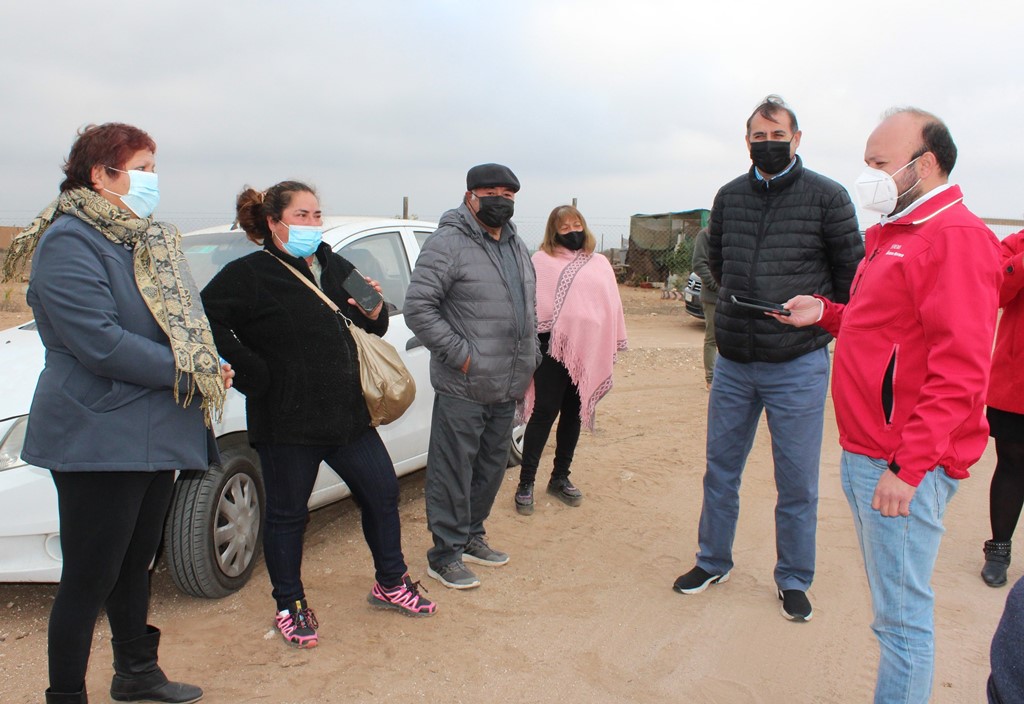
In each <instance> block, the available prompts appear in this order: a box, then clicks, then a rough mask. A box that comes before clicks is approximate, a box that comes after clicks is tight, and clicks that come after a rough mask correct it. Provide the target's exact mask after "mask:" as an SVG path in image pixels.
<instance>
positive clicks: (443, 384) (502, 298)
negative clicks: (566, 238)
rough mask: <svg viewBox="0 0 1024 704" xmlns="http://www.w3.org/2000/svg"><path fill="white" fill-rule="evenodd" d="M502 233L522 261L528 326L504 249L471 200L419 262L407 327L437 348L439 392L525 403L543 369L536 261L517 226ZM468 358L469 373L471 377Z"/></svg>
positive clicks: (451, 215)
mask: <svg viewBox="0 0 1024 704" xmlns="http://www.w3.org/2000/svg"><path fill="white" fill-rule="evenodd" d="M502 234H503V236H505V235H508V237H509V244H510V245H511V246H512V247H513V249H514V252H515V254H516V259H517V260H518V264H519V273H520V279H521V280H522V286H523V295H524V297H525V300H526V311H525V312H526V319H525V320H522V321H518V320H517V319H516V313H515V308H514V304H513V301H512V295H511V293H510V290H509V285H510V282H509V281H506V280H505V277H504V275H503V274H502V268H501V263H500V262H499V260H498V256H497V252H496V247H495V245H494V244H493V243H491V242H488V241H487V240H486V239H485V238H489V237H490V235H489V234H488V233H487V232H486V231H485V230H484V229H483V228H482V227H481V226H480V224H479V223H478V222H477V220H476V218H475V217H473V214H472V213H471V212H470V210H469V208H468V207H467V206H466V205H465V203H463V204H462V205H461V206H460V207H459V208H457V209H455V210H449V211H448V212H446V213H445V214H444V215H443V216H441V222H440V225H439V226H438V228H437V231H436V232H434V234H432V235H431V236H430V237H429V238H427V241H426V242H425V243H424V244H423V249H422V250H421V251H420V256H419V258H418V259H417V260H416V268H415V269H414V270H413V272H412V281H411V283H410V284H409V290H408V293H407V294H406V297H405V322H406V324H407V325H408V326H409V329H411V330H412V331H413V332H414V333H415V334H416V336H417V337H418V338H419V339H420V341H421V342H423V344H424V345H425V346H426V347H427V349H429V350H430V353H431V355H430V382H431V384H432V385H433V386H434V391H436V392H437V393H440V394H445V395H448V396H455V397H457V398H462V399H466V400H469V401H474V402H476V403H501V402H504V401H510V400H516V401H518V400H520V399H522V398H523V395H524V394H525V393H526V388H527V387H528V386H529V384H530V379H532V378H533V372H534V370H535V369H536V368H537V365H538V364H540V359H541V353H540V347H539V345H538V343H537V311H536V289H537V279H536V274H535V273H534V270H533V263H532V262H531V261H530V254H529V252H528V251H527V249H526V246H525V245H524V244H523V242H522V240H520V239H519V237H518V236H517V235H516V230H515V226H514V225H512V223H509V224H508V225H506V226H505V232H503V233H502ZM509 244H502V246H509ZM467 357H468V358H469V359H470V365H469V371H468V373H466V374H463V373H462V365H463V364H464V363H465V362H466V359H467Z"/></svg>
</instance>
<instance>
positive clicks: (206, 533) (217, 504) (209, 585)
mask: <svg viewBox="0 0 1024 704" xmlns="http://www.w3.org/2000/svg"><path fill="white" fill-rule="evenodd" d="M264 506H265V497H264V490H263V477H262V476H261V474H260V469H259V457H258V456H257V454H256V452H255V451H254V450H253V449H252V448H251V447H249V446H248V445H247V444H245V443H244V441H242V442H240V443H237V444H233V445H230V446H228V447H226V448H224V449H222V450H221V463H220V464H219V465H212V466H211V467H210V468H209V470H207V471H206V472H194V471H193V472H181V473H180V474H179V475H178V480H177V481H176V482H175V484H174V494H173V496H172V498H171V507H170V510H169V511H168V513H167V522H166V525H165V527H164V546H165V551H164V552H165V556H166V560H167V564H168V567H169V571H170V573H171V578H172V579H173V580H174V583H175V584H176V585H177V586H178V588H179V589H181V590H182V591H183V592H185V593H186V594H189V595H191V596H198V597H205V598H208V599H217V598H220V597H224V596H227V595H229V594H232V593H234V592H236V591H238V590H239V589H241V588H242V587H243V586H244V585H245V583H246V582H248V581H249V577H250V576H251V575H252V570H253V567H255V565H256V559H257V557H258V556H259V552H260V544H261V541H262V538H263V510H264Z"/></svg>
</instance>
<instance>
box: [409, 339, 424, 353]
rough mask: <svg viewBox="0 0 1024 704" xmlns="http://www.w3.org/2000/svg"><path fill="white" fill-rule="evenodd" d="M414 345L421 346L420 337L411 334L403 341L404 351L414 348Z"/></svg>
mask: <svg viewBox="0 0 1024 704" xmlns="http://www.w3.org/2000/svg"><path fill="white" fill-rule="evenodd" d="M416 347H423V343H422V342H420V338H418V337H416V336H415V335H413V336H412V337H410V338H409V341H408V342H406V343H405V351H406V352H408V351H409V350H411V349H415V348H416Z"/></svg>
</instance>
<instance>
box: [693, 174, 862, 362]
mask: <svg viewBox="0 0 1024 704" xmlns="http://www.w3.org/2000/svg"><path fill="white" fill-rule="evenodd" d="M708 250H709V251H708V254H709V257H708V259H709V262H708V263H709V265H710V268H711V274H712V275H713V276H714V277H715V279H716V280H717V281H718V283H719V284H720V288H719V292H718V304H717V306H716V308H715V340H716V341H717V343H718V351H719V353H720V354H721V355H722V356H723V357H725V358H726V359H731V360H733V361H736V362H786V361H789V360H791V359H795V358H797V357H800V356H802V355H804V354H807V353H808V352H813V351H814V350H816V349H819V348H821V347H824V346H825V345H827V344H828V343H829V342H830V341H831V339H832V337H831V336H830V335H829V334H828V333H827V332H825V331H824V330H823V329H822V328H819V327H817V326H814V325H812V326H809V327H806V328H793V327H790V326H788V325H783V324H782V323H779V322H777V321H776V320H773V319H771V318H769V317H768V316H766V315H765V314H764V313H761V312H759V311H753V310H749V309H746V308H740V307H739V306H737V305H735V304H734V303H732V301H731V299H730V297H731V296H732V295H739V296H748V297H751V298H760V299H763V300H767V301H772V302H775V303H785V302H786V301H787V300H789V299H790V298H792V297H793V296H795V295H797V294H801V293H803V294H820V295H822V296H825V297H826V298H828V299H830V300H833V301H838V302H840V303H845V302H846V301H847V300H848V299H849V296H850V284H851V283H852V282H853V275H854V273H855V272H856V270H857V264H858V263H859V262H860V260H861V259H862V258H863V257H864V242H863V240H862V239H861V236H860V231H859V230H858V228H857V217H856V215H855V213H854V209H853V204H852V203H851V202H850V196H849V194H848V193H847V192H846V189H844V188H843V187H842V186H840V185H839V184H838V183H836V182H835V181H833V180H831V179H829V178H826V177H824V176H822V175H820V174H817V173H815V172H813V171H810V170H809V169H805V168H804V167H803V163H802V162H801V160H800V158H799V157H797V160H796V164H795V165H794V166H793V168H792V169H791V170H790V171H789V172H788V173H786V174H784V175H782V176H778V177H776V178H774V179H772V180H771V181H761V180H759V179H758V178H757V177H756V175H755V174H754V169H753V167H751V169H750V171H749V172H748V173H747V174H746V175H744V176H740V177H739V178H737V179H735V180H733V181H731V182H729V183H727V184H726V185H725V186H723V187H722V188H721V189H720V190H719V191H718V194H717V195H716V196H715V202H714V205H713V206H712V208H711V225H710V237H709V240H708Z"/></svg>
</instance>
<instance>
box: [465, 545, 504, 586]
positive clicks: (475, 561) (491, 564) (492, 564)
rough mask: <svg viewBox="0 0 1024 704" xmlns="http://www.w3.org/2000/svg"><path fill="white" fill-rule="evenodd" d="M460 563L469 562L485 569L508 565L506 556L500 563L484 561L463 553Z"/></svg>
mask: <svg viewBox="0 0 1024 704" xmlns="http://www.w3.org/2000/svg"><path fill="white" fill-rule="evenodd" d="M462 561H463V562H471V563H473V564H474V565H484V566H485V567H501V566H502V565H507V564H508V556H507V555H506V556H505V559H504V560H501V561H498V560H484V559H483V558H480V557H475V556H473V555H470V554H469V553H468V552H464V553H462ZM477 584H479V582H477Z"/></svg>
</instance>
